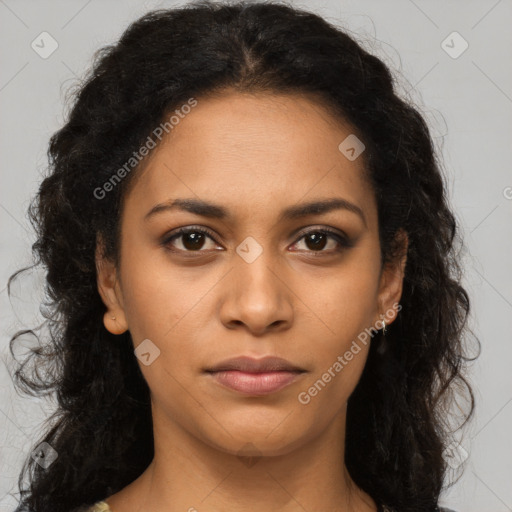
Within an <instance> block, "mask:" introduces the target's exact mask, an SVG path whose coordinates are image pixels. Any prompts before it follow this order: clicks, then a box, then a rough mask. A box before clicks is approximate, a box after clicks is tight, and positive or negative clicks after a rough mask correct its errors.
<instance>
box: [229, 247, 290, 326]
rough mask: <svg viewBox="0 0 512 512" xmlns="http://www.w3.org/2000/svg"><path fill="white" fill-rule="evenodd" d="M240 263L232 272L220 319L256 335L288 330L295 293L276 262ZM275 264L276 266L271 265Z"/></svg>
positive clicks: (265, 258) (265, 259)
mask: <svg viewBox="0 0 512 512" xmlns="http://www.w3.org/2000/svg"><path fill="white" fill-rule="evenodd" d="M264 254H265V251H264V252H263V254H262V255H260V257H259V258H257V259H256V261H253V262H252V263H247V262H245V261H243V260H242V261H240V262H238V263H237V264H236V266H235V268H233V270H232V271H231V272H230V276H229V282H228V284H227V285H226V287H225V289H224V291H223V295H222V298H221V306H220V318H221V321H222V323H223V324H224V325H225V326H226V327H227V328H228V329H237V328H243V327H244V328H245V329H247V330H248V331H250V333H251V334H252V335H254V336H261V335H264V334H265V333H267V332H270V331H272V332H279V331H282V330H285V329H289V328H290V326H291V325H292V321H293V303H292V297H293V294H292V292H291V290H290V287H289V284H287V283H286V275H285V274H284V273H283V271H282V269H280V268H277V265H276V263H275V259H274V260H273V262H272V261H269V260H272V258H267V257H264ZM272 263H273V264H272Z"/></svg>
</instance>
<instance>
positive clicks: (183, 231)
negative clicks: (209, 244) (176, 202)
mask: <svg viewBox="0 0 512 512" xmlns="http://www.w3.org/2000/svg"><path fill="white" fill-rule="evenodd" d="M189 233H202V234H203V235H207V236H208V237H210V238H211V239H212V240H213V241H214V242H215V243H216V244H218V242H217V240H216V239H215V235H214V233H213V232H212V231H210V230H209V229H207V228H202V227H198V226H197V227H196V226H188V227H183V228H179V229H177V230H176V231H174V232H172V233H170V234H169V235H167V236H165V237H164V238H163V240H162V242H161V244H162V245H163V246H164V247H165V248H166V249H167V250H169V251H171V252H174V253H176V252H178V253H180V252H181V253H188V254H191V255H194V254H198V253H202V252H208V251H203V250H198V251H184V250H183V249H170V248H169V244H170V243H171V242H172V241H173V240H174V239H177V238H179V237H180V236H182V235H187V234H189ZM312 233H321V234H323V235H328V236H329V237H330V238H334V239H335V240H336V241H337V242H338V244H339V245H340V246H341V247H338V249H334V250H327V251H324V250H320V251H312V250H310V251H307V252H309V253H311V254H313V255H314V256H321V255H322V254H325V253H326V254H333V253H339V252H341V251H342V250H343V249H348V248H350V247H353V246H354V244H353V242H352V241H351V240H348V239H347V238H345V237H344V236H342V235H340V234H339V233H338V232H337V231H333V230H332V229H329V228H318V229H310V230H308V231H305V232H304V231H303V232H301V233H299V238H298V239H297V241H296V242H295V243H294V245H295V244H296V243H298V242H299V241H300V240H302V239H303V238H304V237H306V236H308V235H310V234H312Z"/></svg>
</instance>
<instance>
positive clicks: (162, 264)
mask: <svg viewBox="0 0 512 512" xmlns="http://www.w3.org/2000/svg"><path fill="white" fill-rule="evenodd" d="M197 101H198V103H197V105H196V106H195V107H194V108H193V109H192V110H191V112H190V113H188V114H187V115H186V116H183V118H182V119H180V121H179V124H177V125H175V126H174V128H173V129H172V131H171V132H170V133H169V135H168V136H167V138H166V139H164V143H163V144H161V145H160V146H158V147H157V148H156V149H154V150H153V151H154V152H153V154H152V155H151V159H150V161H149V163H148V165H147V167H146V168H145V169H144V171H143V172H142V173H141V175H140V176H138V177H137V178H138V179H137V181H136V182H135V184H134V186H133V187H132V188H131V189H130V191H129V192H128V194H127V196H126V198H125V203H124V208H123V212H122V217H121V231H122V236H121V259H120V266H119V268H115V267H114V266H113V265H112V264H111V263H109V262H107V261H102V260H100V259H98V268H99V274H98V284H99V291H100V293H101V295H102V297H103V300H104V302H105V304H106V306H107V309H108V311H107V313H106V314H105V320H104V321H105V326H106V327H107V329H108V330H110V331H111V332H113V333H121V332H124V331H125V330H126V329H128V330H129V331H130V334H131V337H132V339H133V343H134V348H137V347H139V345H140V347H141V348H140V349H139V352H142V353H144V354H145V355H144V356H143V357H139V365H140V368H141V370H142V372H143V375H144V377H145V379H146V381H147V383H148V385H149V388H150V390H151V397H152V407H153V415H154V418H158V422H163V423H166V424H167V425H168V426H169V427H170V428H171V427H175V428H176V429H180V431H182V432H187V433H189V434H191V435H192V436H194V437H195V438H196V439H200V440H201V441H203V442H204V443H206V444H207V445H209V446H211V447H214V448H216V449H220V450H222V451H224V452H227V453H239V452H240V450H241V449H242V447H243V446H244V445H246V444H247V443H251V444H252V445H254V446H255V447H256V450H257V451H258V452H259V453H261V454H265V455H280V454H285V453H287V452H289V451H291V450H292V449H293V448H294V447H297V446H300V445H302V444H306V443H308V442H310V441H311V440H313V439H316V438H317V437H318V436H319V435H320V434H321V433H322V432H323V431H325V430H326V429H327V428H328V426H329V425H331V424H332V423H333V421H335V420H340V419H343V418H344V413H345V406H346V403H347V400H348V398H349V396H350V394H351V393H352V391H353V390H354V388H355V386H356V384H357V382H358V380H359V378H360V376H361V373H362V371H363V368H364V365H365V362H366V358H367V353H368V348H369V344H370V342H371V339H370V338H369V337H368V336H367V343H366V344H365V343H363V342H361V341H357V340H361V339H362V337H361V333H364V331H365V328H366V329H370V328H371V327H376V328H377V329H380V328H381V326H382V325H381V323H379V322H380V319H381V318H385V321H386V324H388V325H389V324H390V323H391V322H392V321H393V320H394V318H395V313H394V310H393V304H394V303H395V304H396V303H397V302H399V299H400V294H401V286H402V278H403V272H402V270H403V265H404V261H401V262H398V263H397V266H395V267H389V268H387V267H384V268H382V265H381V259H380V245H379V239H378V218H377V205H376V201H375V197H374V193H373V191H372V190H371V188H370V186H369V184H368V183H367V182H366V181H365V179H364V176H363V156H360V157H358V158H356V159H348V158H347V157H346V156H345V154H343V153H342V152H341V151H340V149H338V146H339V145H340V143H341V142H342V141H344V139H346V138H347V137H348V136H349V135H351V134H353V133H354V130H353V129H351V128H350V126H349V125H348V124H347V125H344V124H342V123H340V122H338V123H337V122H335V120H334V119H331V118H330V116H329V114H328V113H327V112H326V111H324V110H323V108H322V106H321V105H320V104H319V103H316V102H314V101H313V100H312V99H307V98H305V97H299V96H288V95H272V96H271V95H256V96H253V95H242V94H239V93H234V92H233V93H230V92H226V94H224V95H222V96H218V97H216V98H205V99H201V98H198V100H197ZM185 200H189V202H188V203H186V202H184V201H185ZM179 201H181V203H180V202H179ZM336 201H337V203H336ZM173 202H175V203H174V206H172V204H173ZM318 202H324V205H323V206H322V207H318V208H316V209H315V208H309V210H308V209H306V208H305V205H306V204H309V203H318ZM204 203H211V204H212V205H215V206H214V207H212V206H206V205H205V204H204ZM326 204H327V205H328V206H326ZM329 205H330V206H329ZM221 214H222V215H221ZM180 229H186V232H185V233H180V232H179V230H180ZM383 315H385V316H383ZM112 316H115V320H113V319H112ZM363 338H364V336H363ZM144 340H146V341H144ZM147 340H149V341H147ZM354 341H356V345H354ZM143 342H144V343H145V344H144V345H141V343H143ZM355 346H357V347H358V349H359V350H358V349H357V348H355ZM349 352H350V353H351V354H352V356H351V357H350V355H349V354H348V353H349ZM148 354H149V355H148ZM139 355H140V354H139ZM240 356H247V357H250V358H254V359H261V358H263V357H266V356H275V357H280V358H283V359H285V360H287V361H288V362H289V363H290V364H291V365H293V366H294V367H295V368H299V369H301V370H302V372H300V373H299V372H297V373H293V374H290V373H289V372H288V373H283V372H280V373H279V375H277V373H278V372H274V373H272V374H271V375H268V376H267V377H262V378H260V379H259V380H258V381H257V382H256V381H254V379H253V380H250V377H247V376H246V377H247V379H248V380H246V381H243V379H242V378H239V379H237V378H236V377H235V378H234V380H233V375H235V372H229V375H227V374H222V375H220V374H219V373H217V374H211V373H208V372H206V371H205V370H206V369H208V368H212V367H214V366H215V365H217V364H219V363H221V362H223V361H225V360H227V359H231V358H235V357H240ZM340 358H341V359H340ZM341 360H343V363H342V362H341ZM336 363H337V364H336ZM340 366H341V369H340ZM326 374H327V375H328V376H327V377H326V376H325V375H326ZM219 375H220V376H221V377H226V379H227V380H226V381H223V380H222V379H220V377H219ZM237 375H238V376H241V375H242V374H241V373H240V372H239V373H238V374H237ZM276 376H277V377H276ZM329 376H330V378H329ZM252 377H254V374H253V375H252ZM281 377H282V378H283V381H281V380H280V379H281ZM265 378H266V379H267V380H266V381H265ZM230 379H231V380H230ZM272 379H275V380H277V381H278V382H282V383H284V384H286V385H284V384H283V385H284V387H281V388H280V389H279V387H276V388H272V386H270V391H269V389H268V388H265V389H267V392H266V394H264V393H262V392H261V389H262V388H261V386H263V387H265V385H266V384H268V383H269V382H270V383H272V382H274V380H272ZM319 380H320V381H322V382H323V385H322V384H321V383H319ZM241 381H243V382H242V383H241V384H240V382H241ZM223 382H224V383H223ZM225 382H231V383H233V382H235V384H237V383H238V384H239V385H241V386H242V387H244V386H245V388H244V389H245V391H241V390H236V389H233V388H231V387H229V386H227V385H226V384H225ZM255 382H256V384H255ZM315 383H316V385H315ZM252 385H254V386H255V387H254V388H250V386H252ZM258 386H259V387H258ZM247 387H249V388H250V389H252V390H253V391H250V390H249V391H248V390H247ZM315 389H316V391H315ZM258 390H259V391H258Z"/></svg>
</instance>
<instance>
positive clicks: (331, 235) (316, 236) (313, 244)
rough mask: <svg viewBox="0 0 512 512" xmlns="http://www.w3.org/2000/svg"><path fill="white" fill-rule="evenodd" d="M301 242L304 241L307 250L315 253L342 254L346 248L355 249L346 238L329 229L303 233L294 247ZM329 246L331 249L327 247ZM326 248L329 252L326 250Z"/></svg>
mask: <svg viewBox="0 0 512 512" xmlns="http://www.w3.org/2000/svg"><path fill="white" fill-rule="evenodd" d="M301 240H304V245H305V246H306V249H305V250H306V251H308V252H313V253H333V252H341V251H342V250H343V249H344V248H349V247H353V243H352V242H350V241H349V240H348V239H347V238H346V237H345V236H343V235H341V234H340V233H338V232H337V231H333V230H330V229H328V228H321V229H312V230H309V231H307V232H306V233H302V236H301V237H300V238H299V240H298V241H297V242H296V243H295V244H294V245H297V244H299V243H300V241H301ZM329 240H330V242H331V243H330V244H329ZM329 245H330V247H327V246H329ZM326 247H327V250H324V249H325V248H326Z"/></svg>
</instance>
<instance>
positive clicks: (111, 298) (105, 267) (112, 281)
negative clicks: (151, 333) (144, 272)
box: [95, 242, 128, 334]
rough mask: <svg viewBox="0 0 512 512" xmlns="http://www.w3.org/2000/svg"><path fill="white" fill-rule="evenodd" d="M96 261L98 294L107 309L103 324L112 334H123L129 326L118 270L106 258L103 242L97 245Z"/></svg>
mask: <svg viewBox="0 0 512 512" xmlns="http://www.w3.org/2000/svg"><path fill="white" fill-rule="evenodd" d="M95 259H96V276H97V279H96V282H97V287H98V292H99V294H100V296H101V299H102V301H103V304H105V307H106V308H107V311H106V312H105V314H104V315H103V324H104V325H105V329H107V331H109V332H111V333H112V334H123V333H124V332H126V331H127V330H128V325H127V322H126V317H125V314H124V309H123V304H122V294H121V290H120V288H119V283H118V279H117V269H116V266H115V264H114V263H113V262H112V261H111V260H110V259H108V258H106V257H105V256H104V254H103V245H102V244H101V242H99V243H97V245H96V254H95Z"/></svg>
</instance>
